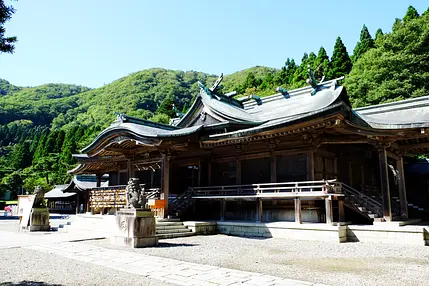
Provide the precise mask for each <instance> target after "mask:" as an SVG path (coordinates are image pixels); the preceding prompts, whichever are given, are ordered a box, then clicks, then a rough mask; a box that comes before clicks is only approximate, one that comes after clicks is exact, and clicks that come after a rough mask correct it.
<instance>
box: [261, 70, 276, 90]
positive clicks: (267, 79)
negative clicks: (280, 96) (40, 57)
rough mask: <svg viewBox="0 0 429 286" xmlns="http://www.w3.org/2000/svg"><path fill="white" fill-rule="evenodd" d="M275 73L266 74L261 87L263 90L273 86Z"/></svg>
mask: <svg viewBox="0 0 429 286" xmlns="http://www.w3.org/2000/svg"><path fill="white" fill-rule="evenodd" d="M273 79H274V78H273V74H272V73H270V72H269V73H267V74H266V75H265V78H264V80H263V81H262V84H261V86H260V88H261V89H262V90H264V89H269V88H270V87H271V86H272V84H273Z"/></svg>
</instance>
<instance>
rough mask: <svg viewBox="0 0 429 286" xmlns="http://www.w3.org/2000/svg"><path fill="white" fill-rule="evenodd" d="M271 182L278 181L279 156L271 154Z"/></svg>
mask: <svg viewBox="0 0 429 286" xmlns="http://www.w3.org/2000/svg"><path fill="white" fill-rule="evenodd" d="M270 175H271V183H277V156H275V155H271V160H270Z"/></svg>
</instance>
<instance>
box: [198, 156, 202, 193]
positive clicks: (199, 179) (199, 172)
mask: <svg viewBox="0 0 429 286" xmlns="http://www.w3.org/2000/svg"><path fill="white" fill-rule="evenodd" d="M202 165H203V164H201V160H198V182H197V186H198V187H201V167H202Z"/></svg>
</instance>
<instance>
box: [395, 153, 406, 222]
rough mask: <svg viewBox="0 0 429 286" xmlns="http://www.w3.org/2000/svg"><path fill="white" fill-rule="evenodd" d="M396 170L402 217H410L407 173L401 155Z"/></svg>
mask: <svg viewBox="0 0 429 286" xmlns="http://www.w3.org/2000/svg"><path fill="white" fill-rule="evenodd" d="M396 170H398V172H399V174H398V183H399V184H398V187H399V200H400V202H401V217H402V218H404V219H406V218H408V201H407V190H406V188H405V174H404V158H403V157H402V156H400V157H399V158H398V159H397V160H396Z"/></svg>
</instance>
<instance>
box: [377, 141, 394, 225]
mask: <svg viewBox="0 0 429 286" xmlns="http://www.w3.org/2000/svg"><path fill="white" fill-rule="evenodd" d="M378 161H379V166H380V185H381V193H382V197H383V218H384V219H385V220H386V221H392V206H391V202H390V188H389V173H388V169H387V167H388V166H387V153H386V148H385V147H383V148H380V149H379V150H378Z"/></svg>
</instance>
